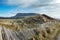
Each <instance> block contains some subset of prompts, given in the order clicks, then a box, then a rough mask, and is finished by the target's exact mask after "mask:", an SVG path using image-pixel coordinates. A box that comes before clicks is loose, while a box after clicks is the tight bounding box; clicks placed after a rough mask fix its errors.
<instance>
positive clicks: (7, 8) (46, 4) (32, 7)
mask: <svg viewBox="0 0 60 40" xmlns="http://www.w3.org/2000/svg"><path fill="white" fill-rule="evenodd" d="M59 10H60V0H0V16H4V17H10V16H14V15H16V13H40V14H47V15H49V16H51V17H54V18H60V11H59Z"/></svg>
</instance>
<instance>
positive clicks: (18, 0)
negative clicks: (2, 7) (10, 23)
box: [6, 0, 54, 7]
mask: <svg viewBox="0 0 60 40" xmlns="http://www.w3.org/2000/svg"><path fill="white" fill-rule="evenodd" d="M53 1H54V0H7V1H6V3H7V4H8V5H19V6H22V7H29V6H34V5H35V6H37V5H43V4H50V3H53Z"/></svg>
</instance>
